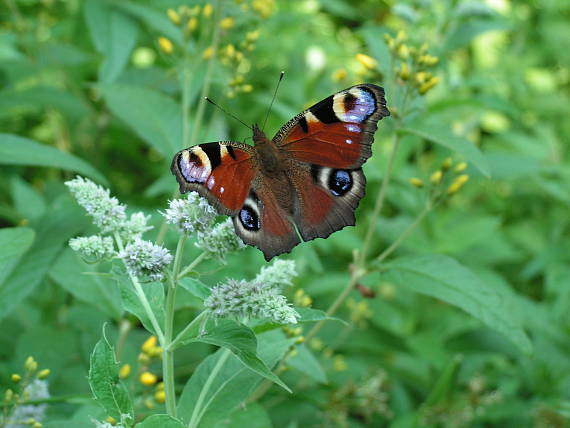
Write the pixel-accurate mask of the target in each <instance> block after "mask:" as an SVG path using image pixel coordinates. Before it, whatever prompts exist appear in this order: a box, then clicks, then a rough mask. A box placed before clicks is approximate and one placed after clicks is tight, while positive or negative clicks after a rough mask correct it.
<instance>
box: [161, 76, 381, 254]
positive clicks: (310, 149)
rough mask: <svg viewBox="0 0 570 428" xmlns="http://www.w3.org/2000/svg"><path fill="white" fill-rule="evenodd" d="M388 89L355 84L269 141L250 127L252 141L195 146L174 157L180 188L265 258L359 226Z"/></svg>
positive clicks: (305, 113) (283, 128) (292, 120)
mask: <svg viewBox="0 0 570 428" xmlns="http://www.w3.org/2000/svg"><path fill="white" fill-rule="evenodd" d="M389 115H390V112H389V111H388V109H387V107H386V99H385V98H384V89H383V88H381V87H380V86H376V85H373V84H370V83H365V84H360V85H355V86H352V87H350V88H347V89H345V90H343V91H340V92H337V93H336V94H333V95H331V96H329V97H328V98H325V99H324V100H322V101H321V102H319V103H317V104H315V105H314V106H312V107H310V108H308V109H307V110H305V111H303V112H302V113H299V114H298V115H297V116H295V117H294V118H293V119H291V120H290V121H289V122H287V123H286V124H285V125H283V126H282V127H281V129H280V130H279V131H278V132H277V134H275V136H274V137H273V138H272V139H271V140H270V139H268V138H267V136H266V135H265V134H264V133H263V131H262V130H261V129H260V128H259V127H258V126H257V125H253V127H252V131H253V142H254V145H253V146H250V145H247V144H244V143H240V142H235V141H219V142H212V143H205V144H198V145H196V146H192V147H189V148H187V149H184V150H181V151H179V152H178V153H176V155H174V158H173V159H172V165H171V171H172V173H173V174H174V175H175V177H176V180H177V181H178V184H179V185H180V192H181V193H185V192H188V191H196V192H198V193H199V194H200V195H201V196H203V197H205V198H207V200H208V201H209V202H210V204H211V205H213V206H214V207H215V208H216V209H217V211H218V213H220V214H223V215H229V216H231V217H232V218H233V224H234V228H235V232H236V233H237V235H238V236H239V237H240V238H241V239H242V240H243V242H245V243H246V244H249V245H253V246H255V247H257V248H259V249H260V250H261V251H262V252H263V255H264V256H265V259H266V260H267V261H269V260H271V259H272V258H273V257H274V256H276V255H279V254H282V253H287V252H289V251H291V249H292V248H293V247H295V246H296V245H297V244H299V243H300V242H301V239H302V240H303V241H309V240H311V239H315V238H326V237H327V236H329V235H330V234H331V233H333V232H335V231H337V230H340V229H342V228H344V227H345V226H354V224H355V215H354V211H355V210H356V208H357V206H358V203H359V201H360V199H362V197H363V196H364V187H365V184H366V178H365V177H364V174H363V172H362V165H363V164H364V162H366V160H367V159H368V158H369V157H370V156H371V155H372V150H371V146H372V143H373V142H374V133H375V131H376V129H377V126H376V124H377V122H378V121H379V120H381V119H382V118H384V117H386V116H389Z"/></svg>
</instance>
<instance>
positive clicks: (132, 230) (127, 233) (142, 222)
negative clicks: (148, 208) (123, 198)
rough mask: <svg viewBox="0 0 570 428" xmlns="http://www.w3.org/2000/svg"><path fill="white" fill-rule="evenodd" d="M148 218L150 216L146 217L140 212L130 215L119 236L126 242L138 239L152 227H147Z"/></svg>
mask: <svg viewBox="0 0 570 428" xmlns="http://www.w3.org/2000/svg"><path fill="white" fill-rule="evenodd" d="M149 218H150V216H146V215H144V213H142V212H137V213H134V214H131V217H130V218H129V219H128V220H127V221H125V223H124V224H123V226H122V228H121V236H123V237H124V238H125V239H126V240H127V241H129V240H131V239H134V238H140V237H141V236H142V234H143V233H145V232H146V231H147V230H150V229H152V226H148V225H147V222H148V219H149Z"/></svg>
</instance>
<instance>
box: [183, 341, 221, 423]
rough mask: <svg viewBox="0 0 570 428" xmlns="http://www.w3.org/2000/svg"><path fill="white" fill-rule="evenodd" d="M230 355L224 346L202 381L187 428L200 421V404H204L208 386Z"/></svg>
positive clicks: (210, 385) (208, 389)
mask: <svg viewBox="0 0 570 428" xmlns="http://www.w3.org/2000/svg"><path fill="white" fill-rule="evenodd" d="M230 355H231V351H230V350H229V349H226V348H224V350H223V351H221V355H220V357H219V358H218V361H217V362H216V365H215V366H214V368H213V369H212V371H211V372H210V375H209V376H208V379H206V383H204V386H203V387H202V390H201V391H200V395H199V396H198V400H196V405H195V406H194V410H193V411H192V417H191V418H190V423H189V424H188V428H197V426H198V424H199V423H200V419H201V418H202V415H203V413H202V406H203V404H204V400H205V399H206V395H207V394H208V392H209V391H210V388H211V387H212V384H213V383H214V379H216V376H217V375H218V373H219V372H220V370H221V369H222V367H223V366H224V364H225V362H226V360H227V359H228V358H229V357H230Z"/></svg>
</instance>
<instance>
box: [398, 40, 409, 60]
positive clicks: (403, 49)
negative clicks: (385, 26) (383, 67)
mask: <svg viewBox="0 0 570 428" xmlns="http://www.w3.org/2000/svg"><path fill="white" fill-rule="evenodd" d="M398 56H399V57H400V58H401V59H408V57H409V56H410V49H409V48H408V45H406V44H402V45H400V47H399V48H398Z"/></svg>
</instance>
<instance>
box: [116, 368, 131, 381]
mask: <svg viewBox="0 0 570 428" xmlns="http://www.w3.org/2000/svg"><path fill="white" fill-rule="evenodd" d="M130 374H131V365H130V364H124V365H123V366H122V367H121V368H120V369H119V377H120V378H121V379H126V378H128V377H129V375H130Z"/></svg>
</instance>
